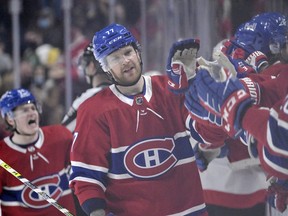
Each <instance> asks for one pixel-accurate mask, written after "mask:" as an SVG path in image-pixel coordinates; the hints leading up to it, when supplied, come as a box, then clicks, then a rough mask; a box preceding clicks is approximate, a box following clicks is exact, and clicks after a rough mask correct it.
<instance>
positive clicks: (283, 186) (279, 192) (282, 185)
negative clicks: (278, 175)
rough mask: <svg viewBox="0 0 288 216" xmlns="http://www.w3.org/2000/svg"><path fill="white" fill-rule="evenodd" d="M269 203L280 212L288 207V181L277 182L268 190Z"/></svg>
mask: <svg viewBox="0 0 288 216" xmlns="http://www.w3.org/2000/svg"><path fill="white" fill-rule="evenodd" d="M268 203H269V204H270V206H272V207H273V208H275V209H277V210H278V211H280V212H284V211H285V210H286V208H287V205H288V181H287V180H276V181H275V182H273V183H271V185H270V186H269V188H268Z"/></svg>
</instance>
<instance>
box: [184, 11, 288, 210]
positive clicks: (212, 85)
mask: <svg viewBox="0 0 288 216" xmlns="http://www.w3.org/2000/svg"><path fill="white" fill-rule="evenodd" d="M266 15H267V14H264V16H266ZM269 15H270V14H269ZM272 15H273V16H274V15H275V14H272ZM273 16H271V17H273ZM274 18H275V17H274ZM279 18H280V19H279V20H280V22H279V24H280V25H279V27H278V28H280V29H273V22H274V21H277V19H273V20H272V22H267V23H264V24H265V27H266V28H267V30H269V31H270V33H271V34H272V37H271V38H270V43H272V45H273V46H271V44H270V47H272V48H273V49H271V52H273V54H277V55H278V58H279V59H280V60H282V61H283V60H285V58H286V56H287V48H286V41H287V40H286V39H285V38H286V37H287V36H286V34H287V32H288V31H287V26H286V19H283V16H279ZM264 20H265V19H264ZM270 21H271V20H270ZM282 30H283V31H282ZM279 33H280V34H279ZM268 45H269V44H268ZM276 48H277V49H276ZM286 60H287V59H286ZM204 70H205V69H204ZM287 70H288V66H287V64H274V65H273V66H270V67H268V68H267V69H265V70H263V71H261V75H257V74H255V75H254V74H250V75H249V76H248V77H249V79H250V81H251V82H250V84H248V85H250V86H251V84H253V83H255V82H256V85H257V86H258V87H257V89H259V92H260V91H261V94H259V95H261V97H260V96H259V97H256V98H255V97H254V99H256V100H257V101H258V104H259V105H261V106H265V107H268V108H269V107H270V108H271V107H273V106H275V104H277V103H283V100H284V98H285V97H286V94H287V83H288V80H287V74H286V73H287ZM206 75H207V72H206ZM206 75H202V76H203V78H202V79H201V78H198V79H197V80H196V81H195V84H196V86H200V87H197V88H196V89H197V90H196V91H197V92H198V94H199V96H200V98H201V100H203V101H204V102H203V104H204V107H206V108H207V110H210V112H211V109H213V110H216V109H218V112H220V111H219V109H220V108H219V107H220V105H223V104H219V100H220V99H219V98H221V96H222V95H221V88H220V87H219V88H218V85H220V86H221V87H222V88H223V89H224V88H225V95H224V99H227V98H232V99H233V98H234V97H232V96H231V97H230V95H232V93H231V92H233V91H232V90H233V87H235V86H233V83H236V84H237V82H236V81H234V80H232V79H228V80H229V81H227V82H225V83H224V84H220V83H217V82H212V81H213V79H211V77H210V78H209V76H208V75H207V76H206ZM197 76H198V75H197ZM199 77H201V74H200V75H199ZM248 77H247V78H245V79H246V80H247V79H248ZM271 78H272V79H271ZM209 80H210V81H211V80H212V81H211V82H210V81H209ZM203 83H205V84H206V85H204V84H203ZM238 83H239V81H238ZM236 84H234V85H236ZM208 85H209V88H208ZM239 86H241V87H242V88H243V85H242V84H241V85H239ZM239 86H237V87H239ZM244 86H246V90H247V82H246V85H245V82H244ZM239 88H240V87H239ZM208 89H209V90H208ZM223 89H222V92H223ZM231 89H232V90H231ZM235 89H236V88H235ZM216 91H218V92H217V93H216ZM208 92H210V93H208ZM212 92H213V94H212ZM235 92H236V90H235ZM239 92H240V91H239ZM239 92H238V94H237V95H241V94H240V93H239ZM242 92H244V93H245V91H242ZM248 92H249V91H248ZM216 94H218V97H219V98H217V97H216ZM250 94H251V91H250ZM194 95H195V94H194ZM237 95H236V93H235V96H236V97H235V98H236V99H238V98H237ZM254 95H255V94H254ZM212 98H213V102H212ZM196 100H197V99H195V98H194V101H196ZM227 101H230V102H231V100H228V99H227ZM227 101H226V102H225V103H227ZM240 101H241V102H240ZM249 101H250V103H249ZM251 101H252V100H251V99H250V96H249V97H248V98H247V96H246V97H244V94H243V95H241V100H240V98H239V100H238V102H239V103H238V102H235V101H234V100H233V103H232V102H231V103H230V105H231V107H229V109H225V115H224V113H222V115H224V117H223V116H222V117H223V119H222V120H223V122H222V123H221V125H222V128H223V129H224V131H226V132H227V134H229V135H230V136H231V137H234V136H235V137H238V136H239V134H240V133H241V128H239V125H240V124H239V122H240V121H244V118H245V116H246V114H245V115H244V117H243V120H241V119H242V116H243V112H244V111H243V110H245V109H246V108H247V106H249V105H250V104H251ZM222 102H223V101H222ZM242 102H243V103H242ZM245 102H246V105H245ZM190 104H191V101H190ZM238 104H239V106H238ZM191 105H192V104H191ZM192 106H193V105H192ZM223 107H224V108H225V106H224V105H223ZM232 107H233V108H232ZM245 107H246V108H245ZM190 108H192V107H191V106H190ZM197 109H199V108H197ZM235 110H237V112H236V111H235ZM249 110H250V109H249ZM240 111H243V112H242V113H240ZM247 112H248V111H247ZM255 116H257V115H250V116H249V118H247V119H246V122H247V125H249V129H246V128H244V126H243V128H244V130H245V131H246V132H249V133H250V131H251V130H252V131H254V133H256V135H254V134H253V137H254V138H255V137H256V140H257V143H258V144H257V145H256V146H257V148H258V151H257V150H255V146H254V145H253V143H254V142H252V144H250V145H249V149H250V152H251V155H252V156H253V155H255V154H256V153H255V152H257V154H256V156H257V155H258V153H259V159H260V161H261V167H262V168H263V169H264V170H265V172H266V173H267V174H268V175H269V176H271V175H272V176H275V177H278V178H280V180H279V181H276V183H273V184H272V185H271V187H270V188H269V202H270V203H271V204H272V206H274V207H276V208H277V209H279V210H280V211H281V212H282V211H283V206H285V208H286V205H287V201H286V200H287V182H285V179H287V164H288V163H287V155H286V156H285V154H283V153H282V155H281V154H279V152H277V151H275V148H276V149H278V148H279V147H274V144H270V145H269V146H270V147H269V146H268V145H266V144H265V143H266V141H265V140H261V139H258V137H259V136H260V135H261V136H263V134H265V133H264V132H263V131H262V129H260V125H261V126H262V128H263V125H265V118H264V119H263V118H262V120H263V121H262V124H258V122H260V120H256V121H255V120H254V121H253V122H252V121H251V119H254V118H255ZM202 117H203V116H202ZM233 118H235V119H233ZM234 121H235V122H236V126H237V127H238V129H237V130H235V129H234V127H233V126H234V125H235V123H234V125H233V124H232V123H233V122H234ZM220 122H221V121H220ZM243 124H244V123H243ZM264 128H265V127H264ZM242 130H243V129H242ZM264 131H266V129H264ZM202 135H203V133H202ZM264 136H265V135H264ZM271 136H272V137H279V135H275V134H274V133H273V132H271ZM253 140H254V139H253ZM272 140H273V139H272ZM274 140H275V139H274ZM274 140H273V141H271V138H270V137H269V141H270V142H269V143H273V142H274ZM278 145H279V144H278ZM253 146H254V147H253ZM275 146H277V144H276V145H275ZM282 148H283V147H282ZM278 151H279V150H278ZM281 151H283V150H282V149H281ZM252 153H254V154H252ZM285 157H286V158H285ZM283 180H284V182H283ZM275 188H277V189H276V190H275ZM279 188H280V189H279ZM271 192H273V193H271ZM275 203H276V204H275ZM279 203H280V204H279ZM285 203H286V204H285Z"/></svg>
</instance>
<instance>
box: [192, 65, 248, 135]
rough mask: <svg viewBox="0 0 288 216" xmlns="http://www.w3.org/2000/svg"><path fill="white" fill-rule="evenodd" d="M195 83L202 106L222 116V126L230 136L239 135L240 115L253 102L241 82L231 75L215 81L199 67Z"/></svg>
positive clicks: (240, 129) (240, 130)
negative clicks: (224, 79) (220, 80)
mask: <svg viewBox="0 0 288 216" xmlns="http://www.w3.org/2000/svg"><path fill="white" fill-rule="evenodd" d="M195 85H196V89H197V92H198V96H199V98H200V102H201V104H202V105H203V107H204V108H205V109H206V110H207V111H209V112H212V113H213V114H216V115H218V116H221V117H222V120H223V124H222V127H223V129H224V130H225V131H226V132H227V134H228V135H229V136H230V137H234V138H237V137H239V135H240V134H241V132H242V128H241V118H242V115H243V113H244V111H245V109H246V108H247V107H248V106H250V105H251V104H252V103H253V100H252V99H251V97H250V95H249V94H248V93H246V91H245V88H244V86H243V85H242V83H241V82H240V81H239V80H238V79H237V78H231V77H230V78H228V79H227V81H225V82H216V81H215V80H214V79H213V78H212V77H211V75H210V73H209V71H207V70H206V69H203V68H200V69H199V71H198V73H197V76H196V80H195Z"/></svg>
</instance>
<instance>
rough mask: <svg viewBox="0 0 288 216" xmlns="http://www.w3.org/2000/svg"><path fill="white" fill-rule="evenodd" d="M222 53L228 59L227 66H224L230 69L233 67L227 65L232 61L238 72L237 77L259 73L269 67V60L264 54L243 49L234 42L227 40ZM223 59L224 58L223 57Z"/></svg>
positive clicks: (246, 48) (247, 48)
mask: <svg viewBox="0 0 288 216" xmlns="http://www.w3.org/2000/svg"><path fill="white" fill-rule="evenodd" d="M221 51H222V53H223V54H225V55H226V56H227V57H228V61H227V59H226V65H223V66H224V67H226V68H227V69H230V68H231V65H230V66H228V65H227V64H228V63H229V61H230V64H232V65H233V67H234V68H235V70H236V72H237V77H245V76H246V75H247V74H248V73H259V72H260V71H261V70H262V69H263V68H266V67H267V66H268V59H267V56H266V55H265V54H264V53H262V52H261V51H258V50H254V49H251V48H249V47H243V46H242V45H240V44H238V43H237V42H235V41H234V40H227V41H226V42H225V43H224V44H223V48H222V50H221ZM225 55H224V56H225ZM221 57H222V58H223V55H222V56H221ZM220 61H221V60H220ZM222 61H223V59H222ZM224 62H225V61H224ZM238 73H239V75H238Z"/></svg>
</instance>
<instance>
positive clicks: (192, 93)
mask: <svg viewBox="0 0 288 216" xmlns="http://www.w3.org/2000/svg"><path fill="white" fill-rule="evenodd" d="M184 104H185V107H186V108H187V109H188V111H189V113H190V116H191V118H192V119H193V120H195V121H198V122H201V123H202V124H204V125H210V123H212V124H214V125H217V126H221V125H222V119H221V117H219V116H216V115H215V114H213V113H211V112H208V111H207V110H206V109H205V108H204V107H203V106H202V104H201V103H200V99H199V97H198V92H197V89H196V86H195V82H193V83H191V85H190V86H189V89H188V90H187V91H186V93H185V102H184Z"/></svg>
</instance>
